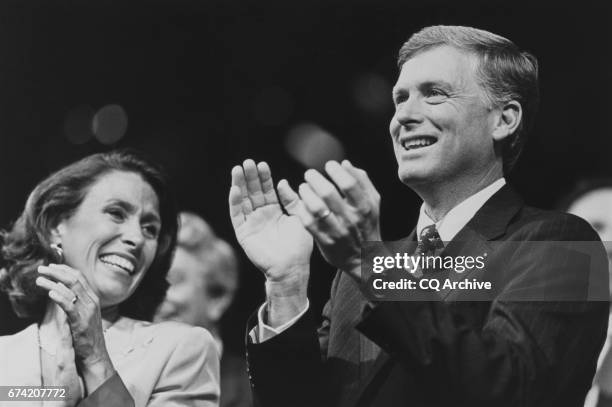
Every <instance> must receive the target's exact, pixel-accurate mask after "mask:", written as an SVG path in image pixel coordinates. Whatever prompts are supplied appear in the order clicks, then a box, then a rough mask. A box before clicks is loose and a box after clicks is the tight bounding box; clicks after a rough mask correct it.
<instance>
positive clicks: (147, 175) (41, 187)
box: [0, 150, 178, 321]
mask: <svg viewBox="0 0 612 407" xmlns="http://www.w3.org/2000/svg"><path fill="white" fill-rule="evenodd" d="M113 171H122V172H132V173H136V174H139V175H140V176H141V177H142V178H143V179H144V180H145V181H146V182H147V183H148V184H149V185H150V186H151V187H152V188H153V190H154V191H155V193H156V194H157V198H158V200H159V212H160V217H161V223H162V224H161V230H160V233H159V238H158V247H157V252H156V254H155V258H154V259H153V262H152V264H151V266H150V267H149V270H147V272H146V274H145V276H144V277H143V279H142V281H141V283H140V285H139V286H138V288H137V289H136V290H135V291H134V293H133V294H132V295H131V296H130V297H129V298H128V299H127V300H126V301H124V302H123V303H121V304H120V305H119V313H120V314H121V315H124V316H127V317H130V318H135V319H141V320H147V321H150V320H151V319H152V318H153V314H154V312H155V310H156V309H157V307H158V305H159V304H160V303H161V302H162V301H163V299H164V296H165V295H166V290H167V288H168V282H167V281H166V275H167V273H168V269H169V268H170V264H171V262H172V256H173V254H174V249H175V247H176V234H177V229H178V213H177V209H176V204H175V202H174V200H173V197H174V195H173V194H172V193H171V192H170V190H169V186H168V180H167V177H166V175H165V173H164V172H163V171H162V169H161V168H160V167H158V166H157V165H155V164H153V163H152V162H151V161H150V160H149V159H147V158H145V157H144V156H142V155H141V154H139V153H136V152H134V151H129V150H117V151H111V152H108V153H100V154H94V155H91V156H88V157H85V158H83V159H82V160H80V161H77V162H75V163H73V164H71V165H69V166H67V167H64V168H62V169H61V170H59V171H57V172H55V173H54V174H52V175H50V176H49V177H47V178H46V179H45V180H44V181H42V182H41V183H39V184H38V185H37V186H36V188H34V190H33V191H32V193H30V196H29V197H28V200H27V202H26V204H25V208H24V210H23V212H22V214H21V216H19V218H18V219H17V221H16V222H15V223H14V224H13V227H12V228H11V229H10V230H9V231H5V232H3V233H2V237H3V242H2V256H3V259H4V262H5V263H4V268H3V269H2V270H0V290H2V291H5V292H6V293H7V294H8V296H9V299H10V301H11V305H12V306H13V310H14V311H15V313H17V315H19V316H20V317H24V318H32V319H38V320H39V319H41V318H42V316H43V315H44V312H45V307H46V303H47V292H46V291H45V290H42V289H40V288H38V287H37V286H36V284H35V280H36V277H37V276H38V274H37V268H38V266H39V265H41V264H47V263H50V262H54V261H57V260H54V259H55V255H54V252H53V251H52V250H51V248H50V247H49V245H50V243H51V242H50V237H51V230H52V229H53V228H54V227H56V226H57V225H58V224H59V223H60V222H61V221H62V220H64V219H67V218H69V217H70V216H71V215H72V214H73V213H74V212H75V211H76V209H77V208H78V207H79V206H80V205H81V202H82V201H83V199H84V198H85V195H87V192H88V191H89V188H90V187H91V186H92V185H93V184H94V183H96V182H97V181H98V180H99V179H100V178H101V177H102V176H103V175H106V174H108V173H110V172H113Z"/></svg>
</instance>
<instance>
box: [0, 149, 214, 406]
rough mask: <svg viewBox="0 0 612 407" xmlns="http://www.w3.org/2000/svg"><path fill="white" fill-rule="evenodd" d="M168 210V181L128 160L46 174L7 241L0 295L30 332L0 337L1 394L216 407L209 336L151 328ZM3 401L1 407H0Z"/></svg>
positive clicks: (105, 157) (168, 253) (168, 257)
mask: <svg viewBox="0 0 612 407" xmlns="http://www.w3.org/2000/svg"><path fill="white" fill-rule="evenodd" d="M176 233H177V212H176V208H175V205H174V202H173V200H172V194H170V192H169V191H168V185H167V181H166V178H165V176H164V175H163V173H162V172H161V170H160V169H158V168H157V167H156V166H155V165H153V164H152V163H150V162H149V161H147V160H145V159H144V158H142V157H139V156H138V155H136V154H134V153H130V152H123V151H122V152H111V153H104V154H96V155H92V156H89V157H87V158H85V159H82V160H80V161H78V162H76V163H74V164H72V165H69V166H67V167H65V168H63V169H62V170H60V171H58V172H56V173H55V174H52V175H51V176H49V177H48V178H47V179H45V180H44V181H42V182H41V183H40V184H38V185H37V186H36V188H35V189H34V190H33V191H32V193H31V194H30V196H29V198H28V200H27V202H26V205H25V209H24V211H23V213H22V214H21V216H20V217H19V219H18V220H17V221H16V222H15V224H14V226H13V227H12V229H11V230H10V231H8V232H6V233H5V235H4V242H3V246H2V252H3V257H4V260H5V268H4V269H3V270H2V273H0V287H1V288H2V289H3V290H4V291H6V292H7V293H8V295H9V298H10V300H11V304H12V306H13V308H14V310H15V312H16V313H17V314H18V315H19V316H23V317H29V318H34V319H36V320H37V321H38V323H35V324H32V325H30V326H29V327H27V328H26V329H25V330H23V331H21V332H19V333H17V334H15V335H10V336H4V337H0V366H11V369H4V368H3V369H0V385H8V386H26V385H27V386H66V387H67V388H68V391H67V396H68V397H67V398H66V399H65V400H64V401H63V405H66V406H73V405H77V404H78V405H79V406H93V405H105V406H106V405H109V406H111V405H112V406H124V405H135V406H149V407H153V406H170V405H172V406H196V405H197V406H210V407H212V406H217V405H218V399H219V355H218V351H217V348H216V346H215V344H214V341H213V339H212V337H211V335H210V333H209V332H208V331H206V330H205V329H203V328H199V327H190V326H187V325H184V324H180V323H176V322H163V323H157V324H152V323H150V322H146V321H151V319H152V317H153V313H154V312H155V310H156V309H157V307H158V306H159V304H160V303H161V302H162V300H163V298H164V295H165V293H166V289H167V287H168V283H167V282H166V274H167V272H168V269H169V267H170V263H171V261H172V255H173V251H174V248H175V245H176ZM1 404H2V402H0V405H1Z"/></svg>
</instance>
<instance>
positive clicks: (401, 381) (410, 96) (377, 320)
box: [229, 26, 607, 406]
mask: <svg viewBox="0 0 612 407" xmlns="http://www.w3.org/2000/svg"><path fill="white" fill-rule="evenodd" d="M398 65H399V67H400V74H399V77H398V80H397V83H396V84H395V86H394V89H393V100H394V103H395V114H394V116H393V118H392V120H391V125H390V133H391V139H392V142H393V146H394V150H395V156H396V160H397V162H398V174H399V178H400V180H401V181H402V182H403V183H404V184H406V185H407V186H409V187H410V188H412V189H413V190H414V191H415V192H416V193H417V194H418V195H419V196H420V197H421V198H422V199H423V205H422V207H421V212H420V216H419V220H418V223H417V225H416V229H415V230H414V231H413V232H412V234H411V235H410V236H409V237H408V238H407V239H405V240H404V241H403V242H401V243H400V246H401V245H402V244H403V246H404V249H403V250H404V251H405V252H407V253H415V252H416V254H417V255H422V254H440V255H443V256H451V257H453V256H454V257H457V256H468V255H483V254H485V255H487V256H488V258H487V268H486V271H484V273H482V272H479V273H466V274H464V275H463V276H459V277H458V276H457V275H456V274H455V275H452V271H451V273H450V274H448V273H447V274H445V275H446V276H447V277H448V278H451V279H457V278H467V277H470V278H474V279H483V278H486V279H487V280H489V281H493V282H494V283H495V290H494V294H492V297H490V298H486V299H487V301H464V300H466V299H468V300H469V299H470V298H469V297H467V298H466V297H465V295H464V294H462V293H461V292H459V290H446V291H445V292H440V293H438V292H431V291H421V292H419V295H418V299H419V300H421V301H394V302H391V301H377V300H375V299H374V298H371V297H368V292H369V288H368V287H367V281H366V282H362V268H361V267H362V264H361V263H362V260H361V252H362V249H363V248H364V247H365V242H367V241H381V237H380V231H379V202H380V196H379V194H378V192H377V191H376V189H375V187H374V186H373V184H372V182H371V181H370V180H369V178H368V176H367V174H366V173H365V172H364V171H363V170H360V169H358V168H356V167H354V166H353V165H352V164H351V163H350V162H348V161H344V162H342V163H341V164H339V163H336V162H330V163H328V164H327V165H326V167H325V170H326V172H327V175H328V176H329V179H330V180H331V182H330V180H328V179H326V178H325V177H323V175H321V174H320V173H319V172H317V171H314V170H308V171H307V172H306V173H305V183H303V184H301V185H300V187H299V191H298V192H295V191H294V190H293V189H292V188H291V187H290V186H289V185H288V183H287V182H286V181H284V180H282V181H281V182H279V184H278V186H277V191H278V199H277V195H276V193H275V190H274V186H273V183H272V177H271V172H270V168H269V167H268V166H267V164H266V163H263V162H262V163H259V164H255V162H253V161H252V160H246V161H245V162H244V163H243V165H242V166H240V167H235V168H234V169H233V170H232V187H231V189H230V196H229V203H230V215H231V218H232V223H233V225H234V228H235V231H236V236H237V238H238V241H239V242H240V244H241V245H242V247H243V248H244V250H245V252H246V254H247V255H248V257H249V258H250V259H251V260H252V261H253V263H254V264H255V265H256V266H258V267H259V268H260V269H261V270H262V272H263V273H264V275H265V277H266V297H267V298H266V302H265V303H264V305H263V306H262V307H261V308H260V309H259V310H258V312H257V314H256V316H254V318H252V320H251V321H250V326H249V329H250V333H249V338H248V348H247V352H248V361H249V369H250V374H251V380H252V387H253V391H254V394H255V397H256V399H257V401H258V402H259V403H260V405H262V406H320V405H330V406H450V405H453V406H457V405H459V406H463V405H466V406H467V405H469V406H480V405H482V406H561V405H563V406H566V405H567V406H578V405H581V403H582V402H583V400H584V396H585V394H586V391H587V390H588V388H589V386H590V382H591V380H592V376H593V373H594V369H595V362H596V358H597V354H598V352H599V349H600V348H601V346H602V344H603V341H604V337H605V332H606V323H607V303H606V302H605V301H599V302H597V301H584V300H585V299H593V298H596V299H600V300H605V299H606V298H607V294H604V295H601V293H599V294H600V295H599V296H597V295H592V292H591V291H592V289H593V287H594V286H596V284H594V283H593V275H596V276H601V273H599V274H597V273H595V272H592V271H593V269H594V266H597V265H600V264H601V261H602V259H603V262H604V263H605V254H604V252H603V248H602V247H601V243H597V242H598V238H597V235H596V234H595V232H594V231H593V230H592V229H591V228H590V227H589V226H588V225H587V224H586V223H585V222H583V221H582V220H580V219H579V218H576V217H572V216H569V215H562V214H557V213H552V212H544V211H540V210H537V209H534V208H529V207H527V206H525V205H524V204H523V203H522V201H521V199H520V198H519V197H518V196H517V194H516V193H514V192H513V191H512V189H511V188H510V187H509V186H507V185H506V182H505V179H504V174H506V173H508V171H510V169H511V168H512V165H513V164H514V162H515V161H516V159H517V157H518V155H519V153H520V150H521V147H522V144H523V142H524V137H525V134H526V130H527V128H528V127H529V124H530V123H531V122H532V121H533V117H534V113H535V109H536V105H537V99H538V88H537V62H536V60H535V58H534V57H533V56H531V55H530V54H528V53H526V52H522V51H521V50H520V49H518V47H516V45H514V44H513V43H512V42H511V41H509V40H507V39H505V38H503V37H500V36H498V35H495V34H492V33H490V32H486V31H482V30H477V29H474V28H469V27H455V26H434V27H427V28H424V29H423V30H421V31H419V32H417V33H416V34H414V35H413V36H412V37H411V38H410V39H409V40H408V41H407V42H406V43H405V44H404V45H403V46H402V48H401V50H400V53H399V60H398ZM339 191H340V192H339ZM279 201H280V202H279ZM282 208H284V209H285V211H286V212H287V215H285V214H284V212H283V211H282ZM311 236H312V237H313V238H314V242H316V244H317V247H318V248H319V250H320V251H321V253H322V254H323V256H324V257H325V259H326V260H327V261H328V262H330V263H331V264H333V265H334V266H336V267H337V268H338V273H337V275H336V278H335V280H334V282H333V285H332V290H331V297H330V300H329V302H328V304H327V305H326V307H325V309H324V313H323V314H324V315H323V324H322V325H321V326H320V327H319V328H318V329H317V326H316V322H315V321H316V317H315V316H314V315H312V312H311V311H310V309H309V303H308V298H307V283H308V276H309V273H310V270H309V261H310V254H311V251H312V247H313V240H312V239H311ZM442 241H443V242H445V243H443V244H440V243H441V242H442ZM530 241H543V242H546V241H568V242H569V241H587V242H595V244H596V245H597V246H596V247H595V248H594V249H593V250H592V253H591V254H592V255H591V256H584V255H581V253H580V252H579V250H574V249H572V248H571V245H567V246H566V247H561V248H559V247H556V246H555V245H546V244H540V245H537V244H529V243H525V242H530ZM487 273H488V274H487ZM405 275H406V277H407V278H408V279H409V280H412V281H415V282H417V281H418V279H419V273H415V274H410V273H406V274H405ZM442 275H444V274H442ZM605 276H607V273H606V274H605V275H604V278H605ZM606 287H607V285H606ZM407 299H410V298H407ZM551 299H554V300H555V301H552V300H551ZM561 300H573V301H561Z"/></svg>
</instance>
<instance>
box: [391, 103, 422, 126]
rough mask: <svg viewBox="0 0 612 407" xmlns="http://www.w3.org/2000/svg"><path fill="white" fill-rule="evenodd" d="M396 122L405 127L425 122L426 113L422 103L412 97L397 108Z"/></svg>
mask: <svg viewBox="0 0 612 407" xmlns="http://www.w3.org/2000/svg"><path fill="white" fill-rule="evenodd" d="M395 118H396V120H397V121H398V122H399V123H400V124H401V125H402V126H404V127H409V126H411V125H414V124H419V123H422V122H423V119H424V112H423V104H422V102H421V101H420V100H419V99H418V98H417V97H415V96H410V97H409V98H408V99H406V100H404V101H403V102H402V103H400V104H399V105H398V106H397V110H396V113H395Z"/></svg>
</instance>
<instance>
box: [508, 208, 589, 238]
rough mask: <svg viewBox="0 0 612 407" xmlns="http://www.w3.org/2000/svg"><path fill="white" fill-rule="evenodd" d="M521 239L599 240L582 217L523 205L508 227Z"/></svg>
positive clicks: (510, 232)
mask: <svg viewBox="0 0 612 407" xmlns="http://www.w3.org/2000/svg"><path fill="white" fill-rule="evenodd" d="M508 232H509V234H513V235H515V236H516V237H517V238H519V239H521V240H532V241H539V240H551V241H552V240H557V241H599V240H600V239H599V236H598V234H597V232H595V230H594V229H593V228H592V227H591V225H589V223H588V222H587V221H585V220H584V219H582V218H580V217H578V216H575V215H572V214H569V213H564V212H557V211H549V210H543V209H538V208H534V207H530V206H524V207H523V208H521V210H520V211H519V212H518V213H517V215H516V217H515V218H514V219H513V220H512V222H511V223H510V225H509V227H508Z"/></svg>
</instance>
